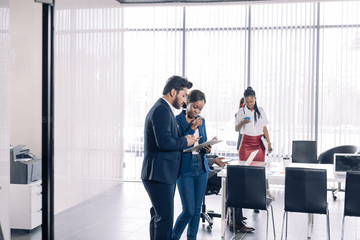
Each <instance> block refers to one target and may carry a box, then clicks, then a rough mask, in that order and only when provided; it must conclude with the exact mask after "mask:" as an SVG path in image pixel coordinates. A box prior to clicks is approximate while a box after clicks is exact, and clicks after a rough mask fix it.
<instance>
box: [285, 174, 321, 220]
mask: <svg viewBox="0 0 360 240" xmlns="http://www.w3.org/2000/svg"><path fill="white" fill-rule="evenodd" d="M326 181H327V179H326V170H325V169H310V168H286V173H285V211H286V212H304V213H319V214H326V210H327V201H326V190H327V183H326Z"/></svg>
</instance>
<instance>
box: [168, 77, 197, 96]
mask: <svg viewBox="0 0 360 240" xmlns="http://www.w3.org/2000/svg"><path fill="white" fill-rule="evenodd" d="M192 86H193V84H192V82H189V81H188V80H187V79H186V78H184V77H180V76H175V75H174V76H172V77H170V78H169V79H168V80H167V81H166V84H165V87H164V90H163V95H166V94H168V93H169V92H170V91H171V90H172V89H175V90H176V91H177V92H179V91H181V90H183V89H184V88H187V89H190V88H192Z"/></svg>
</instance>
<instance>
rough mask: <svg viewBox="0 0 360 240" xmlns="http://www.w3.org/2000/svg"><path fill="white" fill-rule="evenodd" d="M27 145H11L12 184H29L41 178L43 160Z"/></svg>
mask: <svg viewBox="0 0 360 240" xmlns="http://www.w3.org/2000/svg"><path fill="white" fill-rule="evenodd" d="M25 146H26V145H17V146H14V147H12V146H10V183H11V184H29V183H31V182H35V181H37V180H40V179H41V160H40V159H39V158H37V157H36V156H35V155H34V154H32V153H30V151H29V149H27V148H25Z"/></svg>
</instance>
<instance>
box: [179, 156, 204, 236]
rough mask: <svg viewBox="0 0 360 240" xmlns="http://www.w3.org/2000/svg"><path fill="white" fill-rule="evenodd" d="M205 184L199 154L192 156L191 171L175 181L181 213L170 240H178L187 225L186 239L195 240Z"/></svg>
mask: <svg viewBox="0 0 360 240" xmlns="http://www.w3.org/2000/svg"><path fill="white" fill-rule="evenodd" d="M206 183H207V172H205V171H204V167H203V161H202V156H201V154H197V155H193V158H192V164H191V170H190V171H189V172H186V173H183V174H181V175H180V176H179V178H178V180H177V186H178V189H179V193H180V198H181V204H182V213H181V214H180V215H179V217H178V218H177V220H176V223H175V226H174V228H173V232H172V239H180V237H181V234H182V233H183V232H184V229H185V227H186V225H188V230H187V239H189V240H190V239H191V240H193V239H196V235H197V232H198V229H199V222H200V211H201V204H202V201H203V199H204V196H205V190H206Z"/></svg>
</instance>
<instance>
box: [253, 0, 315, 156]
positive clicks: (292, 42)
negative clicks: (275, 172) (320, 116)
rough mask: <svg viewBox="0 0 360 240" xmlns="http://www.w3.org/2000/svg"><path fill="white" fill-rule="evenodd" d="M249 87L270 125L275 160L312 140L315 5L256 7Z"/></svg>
mask: <svg viewBox="0 0 360 240" xmlns="http://www.w3.org/2000/svg"><path fill="white" fill-rule="evenodd" d="M250 11H251V16H252V18H251V34H252V37H251V44H250V46H251V50H250V52H251V61H250V65H251V72H250V76H251V77H250V84H251V86H252V87H253V89H254V90H255V91H256V92H257V101H258V104H259V105H260V106H263V107H264V110H265V112H266V113H267V116H268V118H269V120H270V124H269V127H268V128H269V134H270V139H271V142H272V147H273V149H274V152H273V156H275V157H277V158H281V157H283V156H286V155H290V154H291V143H292V140H315V128H314V126H315V101H314V100H315V86H316V78H315V76H316V75H315V69H316V45H315V43H316V37H317V35H316V23H317V4H316V3H294V4H268V5H254V6H252V7H251V9H250Z"/></svg>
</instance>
